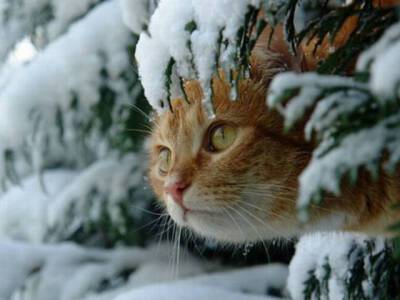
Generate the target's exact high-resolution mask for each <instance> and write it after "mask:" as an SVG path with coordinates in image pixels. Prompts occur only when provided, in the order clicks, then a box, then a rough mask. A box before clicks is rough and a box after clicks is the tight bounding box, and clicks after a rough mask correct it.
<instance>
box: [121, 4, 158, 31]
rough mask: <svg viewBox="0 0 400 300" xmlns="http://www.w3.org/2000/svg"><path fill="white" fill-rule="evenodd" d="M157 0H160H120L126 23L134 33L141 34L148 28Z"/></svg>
mask: <svg viewBox="0 0 400 300" xmlns="http://www.w3.org/2000/svg"><path fill="white" fill-rule="evenodd" d="M157 2H158V0H119V4H120V7H121V11H122V17H123V20H124V23H125V25H126V26H128V27H129V29H130V30H132V31H133V32H134V33H136V34H138V35H139V34H141V33H142V31H143V30H145V29H147V27H148V25H149V24H148V23H149V21H150V16H151V15H152V14H153V13H154V10H155V9H156V7H157Z"/></svg>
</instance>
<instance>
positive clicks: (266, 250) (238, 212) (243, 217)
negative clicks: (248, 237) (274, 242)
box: [229, 206, 269, 258]
mask: <svg viewBox="0 0 400 300" xmlns="http://www.w3.org/2000/svg"><path fill="white" fill-rule="evenodd" d="M229 208H230V209H231V210H232V211H233V212H235V213H236V214H237V215H239V216H240V217H241V218H242V219H243V220H244V221H245V222H246V223H247V224H249V225H250V227H251V228H252V229H253V230H254V232H255V233H256V235H257V236H258V238H259V242H261V243H262V245H263V248H264V251H265V253H266V255H267V256H268V258H269V252H268V249H267V246H266V245H265V242H264V238H263V237H262V235H261V234H260V232H259V231H258V230H257V227H256V226H255V225H254V224H253V223H252V222H251V221H250V220H249V219H248V218H246V217H245V216H243V215H242V214H241V213H240V211H239V209H235V208H234V207H232V206H230V207H229ZM239 208H240V209H243V208H242V207H239Z"/></svg>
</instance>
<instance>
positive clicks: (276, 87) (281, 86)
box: [267, 72, 367, 128]
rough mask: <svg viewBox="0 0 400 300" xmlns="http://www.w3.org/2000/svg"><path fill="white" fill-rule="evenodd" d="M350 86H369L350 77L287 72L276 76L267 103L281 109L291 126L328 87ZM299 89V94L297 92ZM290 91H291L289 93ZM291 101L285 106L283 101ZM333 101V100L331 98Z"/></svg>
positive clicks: (354, 87) (359, 87) (357, 87)
mask: <svg viewBox="0 0 400 300" xmlns="http://www.w3.org/2000/svg"><path fill="white" fill-rule="evenodd" d="M339 87H340V88H348V89H351V88H352V89H356V90H366V89H367V86H366V85H364V84H362V83H358V82H355V81H354V80H351V79H349V78H343V77H340V76H335V75H326V76H320V75H318V74H316V73H302V74H298V73H294V72H285V73H281V74H278V75H276V76H275V77H274V79H273V80H272V82H271V85H270V87H269V90H268V94H267V104H268V105H269V106H270V107H275V108H278V109H280V111H281V113H282V114H283V115H284V117H285V127H286V128H287V127H291V126H293V124H294V123H295V122H296V121H298V120H299V119H300V118H301V117H302V116H303V115H304V113H305V112H306V110H307V109H308V108H310V107H312V106H313V105H314V104H315V102H316V101H317V100H319V99H320V98H321V97H322V96H323V93H324V90H326V89H334V88H339ZM297 91H299V93H298V94H296V92H297ZM288 93H291V95H289V94H288ZM290 96H293V98H291V99H290V102H289V103H288V104H287V105H286V106H285V107H283V102H284V101H287V100H289V99H288V98H289V97H290ZM330 101H331V100H330Z"/></svg>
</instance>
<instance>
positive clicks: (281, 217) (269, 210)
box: [238, 200, 297, 225]
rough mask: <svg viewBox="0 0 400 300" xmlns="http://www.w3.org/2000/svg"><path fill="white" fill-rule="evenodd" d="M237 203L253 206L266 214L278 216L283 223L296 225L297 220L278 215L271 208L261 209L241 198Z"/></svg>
mask: <svg viewBox="0 0 400 300" xmlns="http://www.w3.org/2000/svg"><path fill="white" fill-rule="evenodd" d="M238 203H240V204H243V205H247V206H248V207H250V208H254V209H256V210H257V211H261V212H265V213H267V214H271V215H273V216H275V217H277V218H279V219H280V220H281V221H284V222H285V223H287V222H289V223H291V224H293V225H297V222H293V221H292V220H290V219H288V218H287V217H285V216H283V215H280V214H277V213H276V212H274V211H272V210H271V209H263V208H260V207H258V206H256V205H254V204H252V203H248V202H246V201H243V200H239V201H238Z"/></svg>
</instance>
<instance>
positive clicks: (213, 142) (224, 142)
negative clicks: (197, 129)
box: [208, 124, 237, 152]
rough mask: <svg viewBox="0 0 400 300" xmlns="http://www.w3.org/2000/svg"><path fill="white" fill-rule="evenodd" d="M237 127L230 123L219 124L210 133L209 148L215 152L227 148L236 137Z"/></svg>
mask: <svg viewBox="0 0 400 300" xmlns="http://www.w3.org/2000/svg"><path fill="white" fill-rule="evenodd" d="M236 134H237V128H236V127H233V126H230V125H226V124H224V125H218V126H215V127H213V128H212V129H211V131H210V133H209V145H208V149H209V150H210V151H213V152H218V151H223V150H225V149H227V148H228V147H229V146H230V145H232V144H233V142H234V141H235V139H236Z"/></svg>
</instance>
